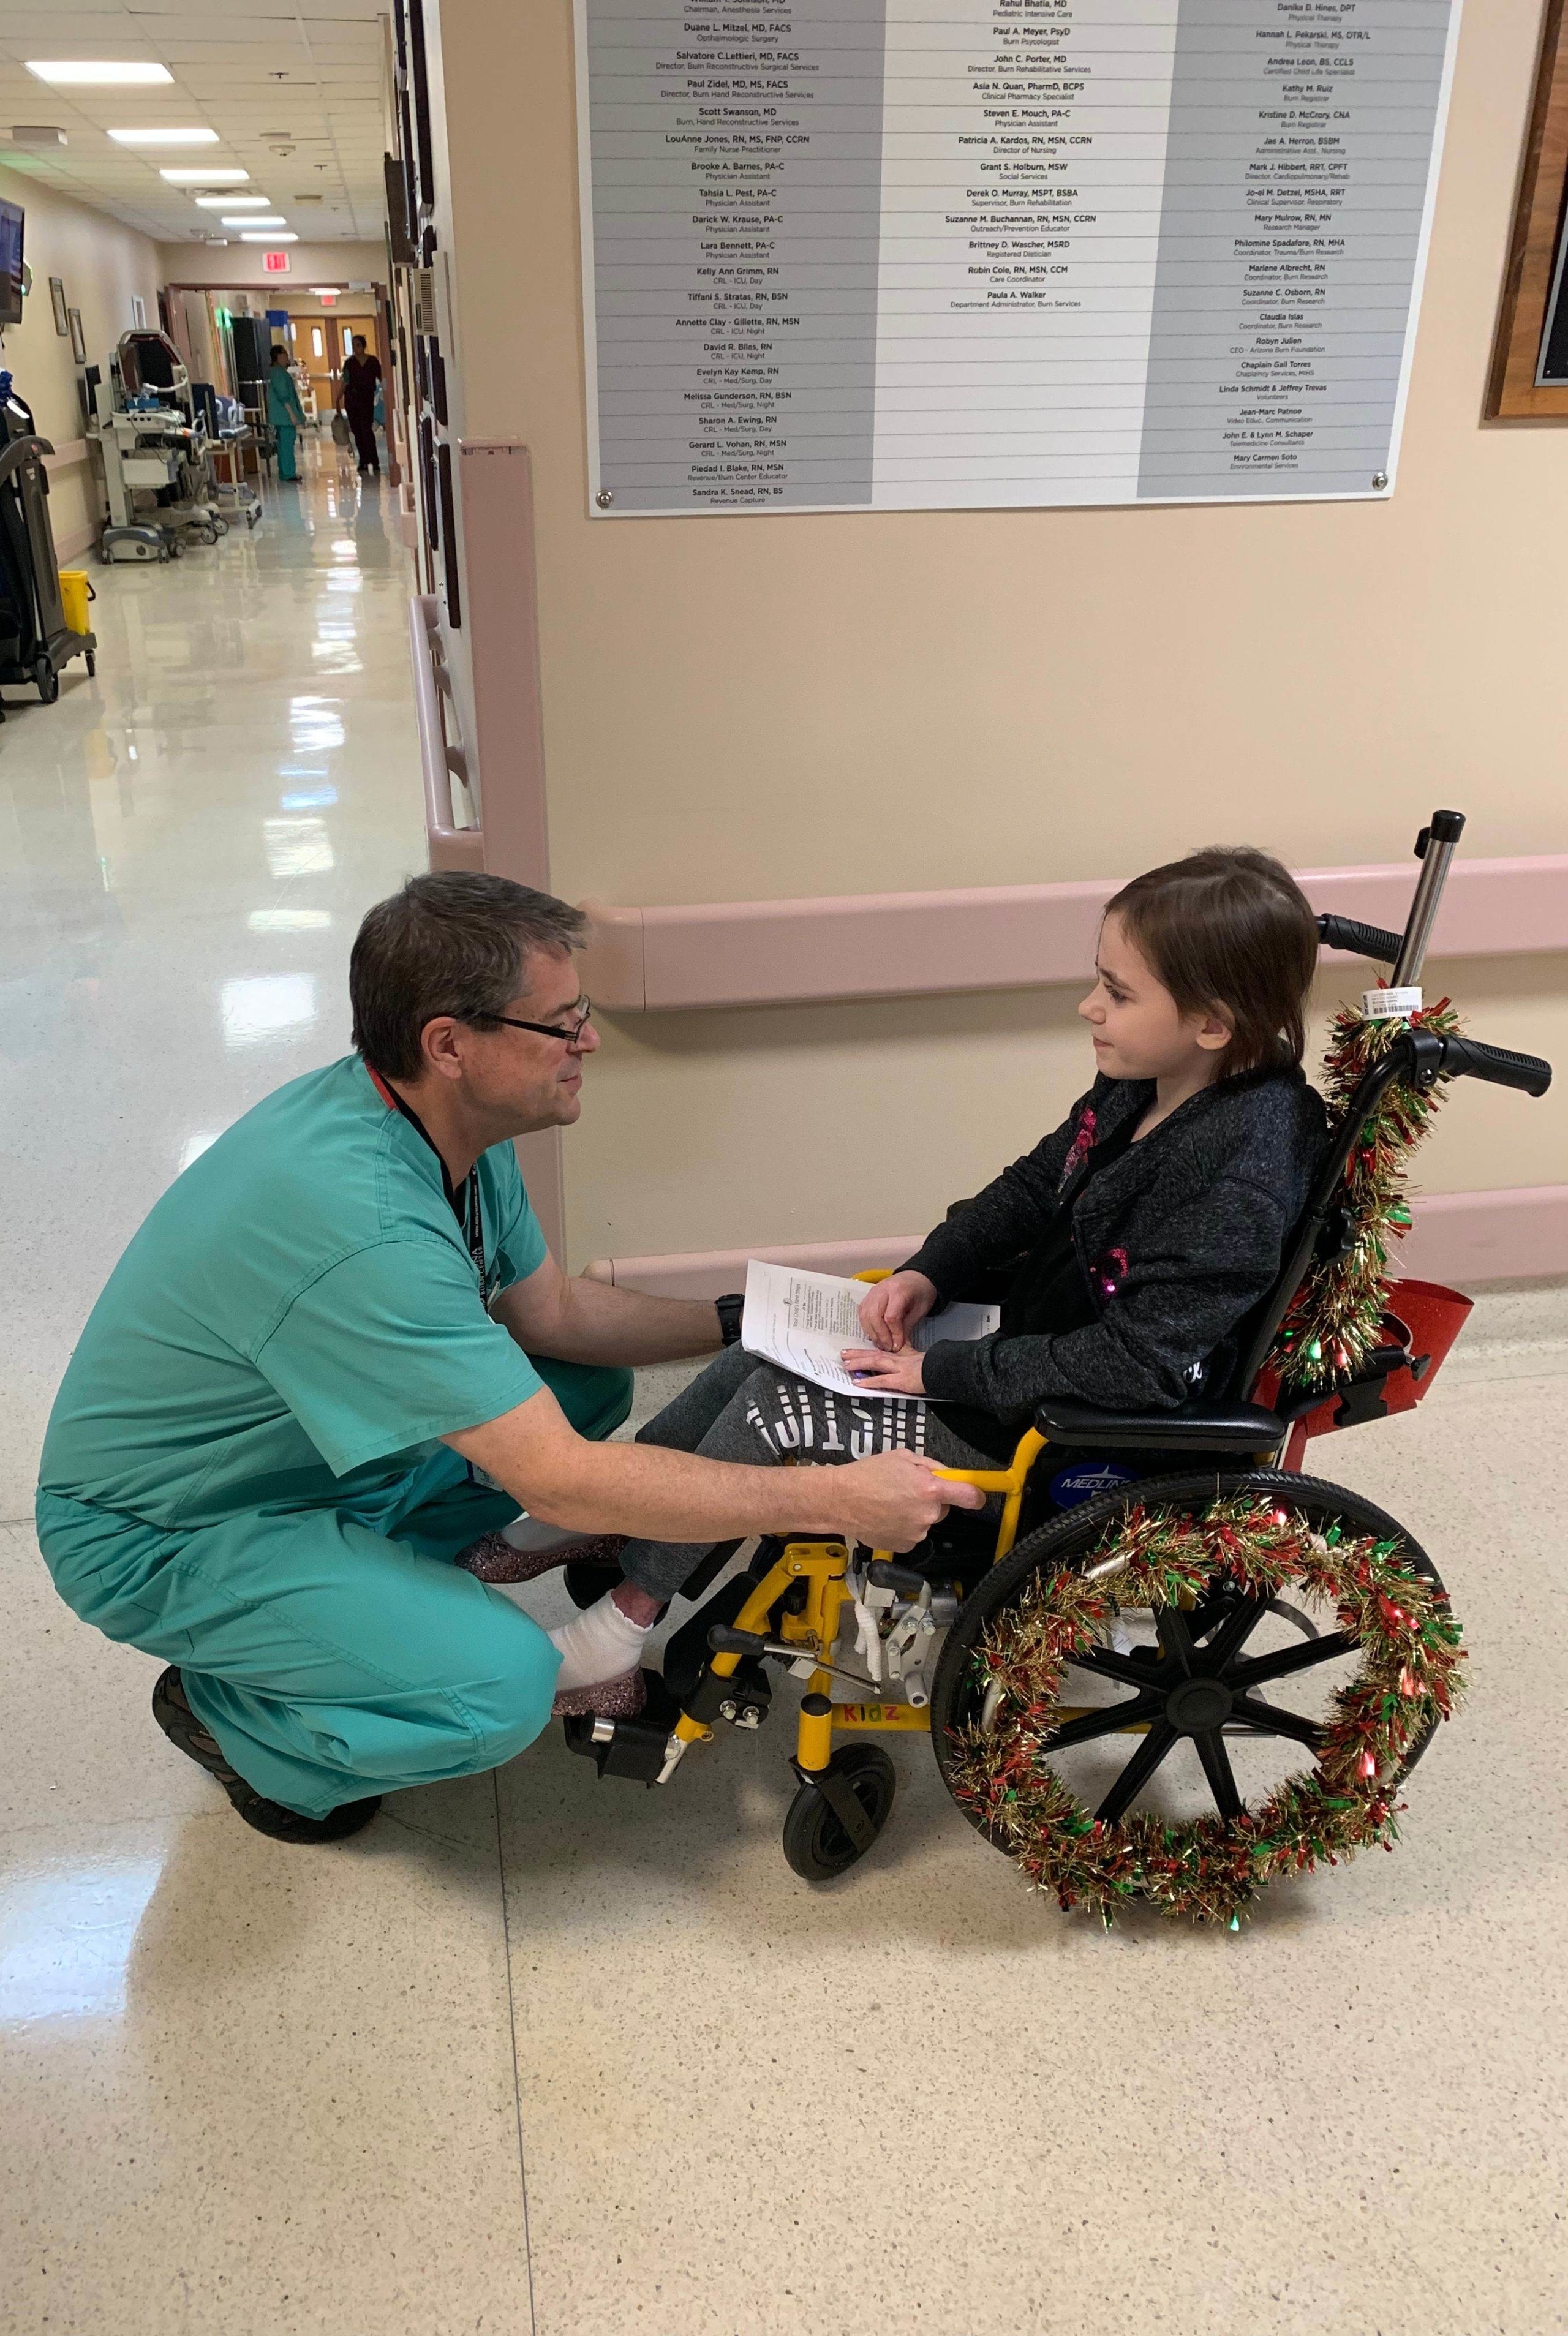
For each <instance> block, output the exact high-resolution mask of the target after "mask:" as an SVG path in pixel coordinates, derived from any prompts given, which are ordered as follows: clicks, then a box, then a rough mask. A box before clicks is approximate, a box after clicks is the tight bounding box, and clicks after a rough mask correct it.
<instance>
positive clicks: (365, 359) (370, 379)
mask: <svg viewBox="0 0 1568 2336" xmlns="http://www.w3.org/2000/svg"><path fill="white" fill-rule="evenodd" d="M369 346H370V345H369V343H368V342H367V341H366V339H365V335H364V334H363V333H355V336H354V355H352V356H348V357H345V358H344V360H343V380H342V383H341V384H340V386H339V388H338V392H337V403H338V404H339V405H340V406H341V407H342V409H343V411H344V413H345V414H346V415H347V417H348V426H349V428H350V430H352V431H353V433H354V444H355V453H357V454H358V457H359V472H360V476H361V477H362V478H363V477H364V475H365V472H366V471H369V472H373V473H374V474H375V476H376V477H379V476H380V474H381V457H380V455H379V454H378V453H377V452H376V446H375V392H376V386H377V384H379V382H380V380H381V359H380V358H379V357H373V356H372V355H370V354H369Z"/></svg>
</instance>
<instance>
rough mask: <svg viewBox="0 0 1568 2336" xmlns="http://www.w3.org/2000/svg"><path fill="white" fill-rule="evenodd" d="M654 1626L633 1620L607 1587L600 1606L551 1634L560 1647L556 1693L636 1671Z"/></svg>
mask: <svg viewBox="0 0 1568 2336" xmlns="http://www.w3.org/2000/svg"><path fill="white" fill-rule="evenodd" d="M652 1628H653V1624H652V1623H651V1622H634V1621H632V1619H631V1617H630V1616H629V1615H628V1614H623V1613H622V1612H621V1611H620V1608H619V1607H618V1605H617V1604H616V1602H615V1592H614V1591H613V1590H607V1591H606V1592H605V1594H604V1596H603V1597H602V1598H601V1599H600V1600H599V1603H598V1605H597V1606H590V1607H589V1610H588V1611H587V1613H586V1614H579V1616H578V1618H577V1620H576V1621H575V1622H563V1623H562V1624H561V1626H560V1630H551V1631H550V1645H551V1646H552V1647H559V1649H560V1670H559V1671H557V1673H556V1675H555V1687H556V1693H557V1694H558V1695H559V1694H560V1692H561V1690H562V1689H565V1688H569V1687H598V1686H599V1685H600V1683H601V1682H602V1681H603V1680H605V1679H620V1678H622V1677H623V1676H624V1675H625V1673H626V1672H628V1671H629V1670H634V1669H636V1668H637V1664H638V1658H639V1657H640V1655H641V1653H642V1650H643V1642H644V1640H646V1639H647V1637H648V1632H649V1631H650V1630H652Z"/></svg>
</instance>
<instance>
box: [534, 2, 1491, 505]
mask: <svg viewBox="0 0 1568 2336" xmlns="http://www.w3.org/2000/svg"><path fill="white" fill-rule="evenodd" d="M576 4H577V34H578V41H577V47H578V76H579V150H580V160H581V175H582V213H583V245H584V268H585V279H586V281H585V303H584V316H585V320H586V329H587V339H588V384H589V446H590V455H591V464H592V475H591V494H592V507H593V509H594V511H595V513H596V514H597V515H600V516H604V517H609V518H614V517H618V516H626V515H633V516H635V515H638V514H646V513H672V512H694V511H758V510H764V511H868V510H937V509H953V508H959V507H975V506H983V505H1007V504H1045V503H1054V504H1064V503H1135V502H1197V501H1259V500H1263V499H1270V500H1272V499H1277V498H1289V499H1303V500H1305V499H1310V498H1312V497H1323V496H1333V497H1341V496H1377V495H1380V494H1383V493H1386V492H1388V491H1389V488H1390V486H1391V482H1392V480H1393V476H1394V467H1395V462H1396V458H1397V453H1398V437H1399V425H1400V422H1401V418H1402V415H1403V410H1404V404H1405V395H1406V389H1407V381H1408V377H1409V367H1410V359H1411V353H1412V344H1413V339H1414V334H1415V324H1416V313H1417V297H1418V293H1419V287H1420V281H1421V273H1422V268H1423V264H1424V261H1425V257H1426V248H1427V237H1428V233H1429V230H1430V223H1431V211H1432V203H1433V198H1434V193H1435V189H1436V182H1437V164H1438V157H1439V151H1440V146H1441V133H1442V123H1443V117H1444V113H1445V110H1446V101H1447V92H1448V84H1449V80H1450V76H1451V73H1452V69H1453V52H1454V41H1455V36H1456V31H1457V17H1458V0H686V5H679V0H576Z"/></svg>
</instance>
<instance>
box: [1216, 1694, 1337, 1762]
mask: <svg viewBox="0 0 1568 2336" xmlns="http://www.w3.org/2000/svg"><path fill="white" fill-rule="evenodd" d="M1231 1718H1232V1719H1239V1720H1242V1721H1243V1722H1244V1723H1245V1724H1246V1726H1247V1727H1249V1728H1257V1729H1259V1730H1260V1732H1261V1734H1262V1735H1264V1736H1293V1737H1295V1739H1296V1741H1297V1743H1298V1744H1306V1745H1310V1747H1311V1748H1312V1750H1313V1751H1316V1750H1317V1748H1318V1747H1319V1746H1320V1744H1321V1742H1322V1740H1323V1728H1322V1723H1321V1722H1320V1720H1316V1719H1309V1718H1307V1717H1306V1715H1305V1713H1303V1712H1300V1711H1281V1710H1280V1709H1279V1708H1278V1706H1277V1705H1275V1704H1271V1703H1265V1702H1263V1700H1262V1698H1261V1697H1260V1696H1255V1695H1239V1696H1238V1697H1237V1698H1236V1700H1235V1702H1234V1704H1233V1705H1232V1708H1231Z"/></svg>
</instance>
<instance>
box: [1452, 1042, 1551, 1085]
mask: <svg viewBox="0 0 1568 2336" xmlns="http://www.w3.org/2000/svg"><path fill="white" fill-rule="evenodd" d="M1443 1073H1444V1076H1446V1077H1448V1078H1461V1079H1485V1080H1486V1081H1487V1082H1488V1084H1489V1085H1492V1086H1495V1087H1517V1089H1518V1090H1519V1093H1520V1094H1521V1095H1544V1094H1545V1092H1546V1090H1547V1088H1548V1087H1549V1086H1550V1085H1551V1084H1552V1066H1551V1064H1550V1063H1545V1062H1543V1061H1542V1059H1541V1057H1540V1056H1539V1055H1516V1054H1514V1052H1513V1050H1512V1048H1510V1047H1507V1046H1483V1045H1482V1043H1481V1041H1480V1039H1479V1038H1445V1039H1444V1041H1443Z"/></svg>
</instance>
